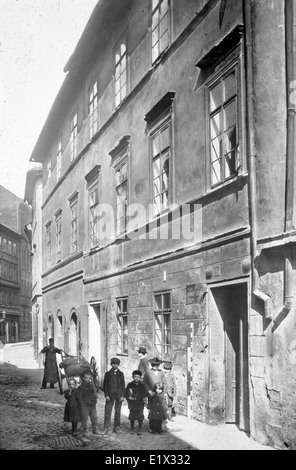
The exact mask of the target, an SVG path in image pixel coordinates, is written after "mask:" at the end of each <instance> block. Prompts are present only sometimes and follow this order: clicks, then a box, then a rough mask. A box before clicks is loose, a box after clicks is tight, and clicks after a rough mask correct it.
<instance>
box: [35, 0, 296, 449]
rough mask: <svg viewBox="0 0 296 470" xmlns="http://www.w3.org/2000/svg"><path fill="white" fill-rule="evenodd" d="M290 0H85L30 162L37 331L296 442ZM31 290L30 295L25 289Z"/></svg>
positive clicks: (184, 400)
mask: <svg viewBox="0 0 296 470" xmlns="http://www.w3.org/2000/svg"><path fill="white" fill-rule="evenodd" d="M294 26H295V9H294V6H293V2H292V1H289V0H287V1H285V2H271V1H261V2H258V1H256V2H255V1H253V0H246V1H243V0H226V1H222V0H221V1H220V0H208V1H206V0H178V1H173V0H137V1H132V0H121V1H120V2H118V1H115V0H100V1H99V2H98V4H97V5H96V7H95V9H94V11H93V13H92V15H91V17H90V19H89V21H88V23H87V25H86V28H85V30H84V32H83V34H82V37H81V39H80V40H79V42H78V44H77V46H76V48H75V50H74V53H73V54H72V56H71V57H70V59H69V61H68V62H67V64H66V66H65V69H64V71H65V72H66V73H67V75H66V77H65V80H64V83H63V85H62V87H61V89H60V91H59V93H58V95H57V97H56V99H55V101H54V103H53V105H52V108H51V110H50V112H49V116H48V118H47V120H46V122H45V125H44V127H43V129H42V131H41V134H40V136H39V138H38V140H37V142H36V145H35V148H34V150H33V153H32V155H31V158H30V160H31V161H35V162H40V163H42V165H43V182H42V185H43V195H42V246H43V255H42V311H43V328H44V343H45V342H46V340H47V339H48V337H49V336H54V338H55V343H56V344H57V346H58V347H63V348H64V349H65V350H66V351H67V352H69V353H71V354H78V352H82V354H84V355H85V356H86V358H87V359H89V358H90V357H91V356H93V355H94V356H95V357H96V359H97V362H98V365H99V376H100V378H101V379H102V377H103V373H104V372H105V371H106V369H107V368H108V367H109V363H110V358H111V357H112V356H114V355H117V356H118V357H120V359H121V368H122V370H123V371H124V373H125V375H126V378H127V379H129V378H130V376H131V371H132V370H133V369H134V368H135V367H137V364H138V358H137V349H138V347H139V346H145V347H146V348H147V350H148V352H149V355H150V357H152V356H159V357H160V358H162V359H165V358H170V359H171V360H172V361H173V364H174V372H175V375H176V378H177V386H178V397H177V409H178V412H179V413H184V414H188V416H192V417H193V418H194V419H198V420H201V421H204V422H208V423H221V422H223V423H235V424H236V425H238V426H239V428H240V429H242V430H244V431H247V432H250V434H251V436H252V437H253V438H254V439H256V440H258V441H260V442H262V443H269V444H272V445H274V446H276V447H278V448H295V438H294V436H295V430H296V408H295V392H294V389H295V368H296V360H295V350H296V336H295V326H296V318H295V314H296V312H295V300H294V299H295V264H296V262H295V241H296V231H295V197H296V196H295V184H294V181H295V149H294V135H295V100H294V94H295V67H294V61H293V58H294V54H295V38H294V29H295V28H294ZM38 303H39V302H38Z"/></svg>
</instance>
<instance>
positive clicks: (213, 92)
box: [209, 67, 239, 187]
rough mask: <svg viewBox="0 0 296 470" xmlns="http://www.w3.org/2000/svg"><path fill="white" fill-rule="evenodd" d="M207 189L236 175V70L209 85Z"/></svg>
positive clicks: (229, 71) (231, 70)
mask: <svg viewBox="0 0 296 470" xmlns="http://www.w3.org/2000/svg"><path fill="white" fill-rule="evenodd" d="M209 121H210V122H209V126H210V145H211V150H210V155H211V160H210V161H211V186H212V187H213V186H216V185H218V184H221V183H223V182H224V181H226V180H228V179H230V178H233V177H234V176H235V175H237V171H238V160H239V159H238V100H237V69H236V68H235V67H234V68H232V69H230V70H228V71H227V72H226V73H224V74H223V75H222V76H220V77H219V78H218V79H217V80H215V81H214V82H213V83H212V84H211V85H209Z"/></svg>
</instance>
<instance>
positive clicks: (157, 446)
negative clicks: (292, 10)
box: [0, 344, 275, 453]
mask: <svg viewBox="0 0 296 470" xmlns="http://www.w3.org/2000/svg"><path fill="white" fill-rule="evenodd" d="M5 348H6V346H5V347H4V349H5ZM30 348H31V350H32V347H31V346H30V345H29V344H23V347H21V346H18V347H17V346H15V347H14V348H13V347H11V346H10V347H8V348H6V350H5V351H4V354H3V355H2V356H0V393H1V396H2V399H1V401H0V416H1V420H0V449H2V450H16V449H18V450H72V449H75V450H105V451H114V450H116V451H118V450H122V451H129V452H131V451H133V452H134V451H147V450H153V451H155V450H158V451H168V450H170V451H182V452H183V453H184V452H186V451H195V450H275V449H273V448H272V447H269V446H265V445H262V444H259V443H258V442H255V441H254V440H253V439H251V438H250V437H249V436H248V435H247V434H246V433H244V432H242V431H240V430H239V429H238V428H237V427H236V426H235V425H217V426H213V425H208V424H205V423H201V422H199V421H197V420H190V419H188V418H187V417H186V416H183V415H177V416H176V417H175V418H174V421H173V422H170V421H168V422H167V423H166V424H164V426H163V430H164V432H163V434H162V435H153V434H151V433H150V432H149V427H148V420H147V419H145V421H144V424H143V432H142V434H141V435H140V436H139V435H137V434H134V435H131V434H130V422H129V420H128V407H127V404H126V401H125V402H124V404H123V406H122V423H121V431H122V433H121V434H114V433H111V434H108V435H101V434H99V435H93V434H92V432H91V426H90V423H89V426H88V434H87V436H86V437H85V438H83V437H82V434H81V433H78V436H77V439H75V438H73V436H72V435H71V434H70V426H71V425H70V423H64V422H63V412H64V406H65V398H64V396H63V395H61V394H60V391H59V389H58V387H57V384H56V386H55V388H54V389H49V388H47V389H45V390H41V389H40V386H41V381H42V377H43V369H40V368H32V362H31V359H30V354H29V353H30ZM16 351H17V353H16ZM24 351H25V352H26V354H28V360H27V361H26V360H25V355H26V354H24ZM2 352H3V351H2ZM18 355H19V360H18V358H17V356H18ZM3 358H5V361H3V360H1V359H3ZM29 359H30V360H29ZM24 365H29V366H30V367H24ZM33 365H34V362H33ZM20 366H21V367H20ZM63 383H64V386H65V385H66V384H65V381H63ZM104 405H105V400H104V396H103V393H102V392H101V391H100V392H99V397H98V403H97V414H98V428H99V431H102V429H103V417H104ZM145 413H146V417H147V410H145Z"/></svg>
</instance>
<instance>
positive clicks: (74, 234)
mask: <svg viewBox="0 0 296 470" xmlns="http://www.w3.org/2000/svg"><path fill="white" fill-rule="evenodd" d="M70 212H71V216H70V223H71V225H70V253H71V255H73V254H75V253H77V251H78V198H77V197H76V199H74V200H73V201H72V202H71V203H70ZM73 214H74V217H73ZM74 247H75V249H74Z"/></svg>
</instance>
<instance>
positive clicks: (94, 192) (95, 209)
mask: <svg viewBox="0 0 296 470" xmlns="http://www.w3.org/2000/svg"><path fill="white" fill-rule="evenodd" d="M100 169H101V166H100V165H96V166H95V167H94V168H93V169H92V170H91V171H90V172H89V173H88V174H87V175H86V176H85V179H86V181H87V189H88V200H89V237H90V248H95V247H97V246H99V174H100Z"/></svg>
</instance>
